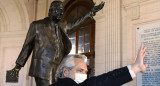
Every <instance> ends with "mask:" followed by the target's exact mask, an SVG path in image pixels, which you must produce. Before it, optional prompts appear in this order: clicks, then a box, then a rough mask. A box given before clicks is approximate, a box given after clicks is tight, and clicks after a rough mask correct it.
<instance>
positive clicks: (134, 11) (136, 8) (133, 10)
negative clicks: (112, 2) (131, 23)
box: [123, 2, 140, 20]
mask: <svg viewBox="0 0 160 86" xmlns="http://www.w3.org/2000/svg"><path fill="white" fill-rule="evenodd" d="M123 7H124V9H125V10H126V11H128V12H129V16H130V18H131V19H132V20H136V19H139V18H140V3H139V2H136V3H132V4H130V5H126V6H123Z"/></svg>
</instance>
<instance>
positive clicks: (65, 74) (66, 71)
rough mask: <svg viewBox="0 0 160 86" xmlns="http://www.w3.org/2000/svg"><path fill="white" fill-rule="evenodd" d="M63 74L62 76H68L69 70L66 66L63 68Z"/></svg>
mask: <svg viewBox="0 0 160 86" xmlns="http://www.w3.org/2000/svg"><path fill="white" fill-rule="evenodd" d="M63 75H64V77H68V76H69V70H68V69H67V68H66V67H64V68H63Z"/></svg>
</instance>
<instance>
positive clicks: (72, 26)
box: [65, 2, 105, 34]
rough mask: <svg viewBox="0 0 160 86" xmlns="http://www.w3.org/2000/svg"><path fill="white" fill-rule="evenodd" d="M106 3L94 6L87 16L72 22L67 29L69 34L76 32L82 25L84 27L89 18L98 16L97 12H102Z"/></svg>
mask: <svg viewBox="0 0 160 86" xmlns="http://www.w3.org/2000/svg"><path fill="white" fill-rule="evenodd" d="M104 4H105V2H101V3H100V4H99V5H97V6H94V7H93V8H92V9H91V11H90V12H89V13H87V14H86V15H84V16H82V17H81V18H79V19H78V20H76V21H74V22H71V23H69V24H67V26H66V28H65V29H67V34H70V33H73V32H75V31H76V30H77V29H78V28H77V27H80V26H81V25H83V23H84V21H85V20H87V19H88V18H93V16H95V15H96V12H98V11H100V10H101V9H102V8H103V7H104Z"/></svg>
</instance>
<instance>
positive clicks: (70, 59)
mask: <svg viewBox="0 0 160 86" xmlns="http://www.w3.org/2000/svg"><path fill="white" fill-rule="evenodd" d="M75 58H79V59H82V60H83V61H84V62H85V63H86V64H87V57H86V56H85V55H78V54H74V55H67V56H66V57H65V58H64V59H63V60H62V62H61V64H60V65H59V67H58V69H57V71H56V75H55V79H56V80H58V78H64V75H63V68H64V67H65V68H66V69H69V70H71V69H72V68H73V67H74V66H75V62H74V59H75Z"/></svg>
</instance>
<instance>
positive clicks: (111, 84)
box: [50, 67, 132, 86]
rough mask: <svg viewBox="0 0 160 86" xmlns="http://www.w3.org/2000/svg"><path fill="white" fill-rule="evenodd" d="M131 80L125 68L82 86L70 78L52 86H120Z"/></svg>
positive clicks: (89, 80) (89, 79) (96, 78)
mask: <svg viewBox="0 0 160 86" xmlns="http://www.w3.org/2000/svg"><path fill="white" fill-rule="evenodd" d="M131 80H132V78H131V75H130V73H129V71H128V68H127V67H123V68H120V69H116V70H113V71H111V72H108V73H104V74H102V75H99V76H95V77H91V78H88V79H86V80H85V81H84V82H82V83H80V84H77V83H76V82H75V81H73V80H72V79H70V78H63V79H59V80H58V81H57V82H56V83H53V84H52V85H50V86H120V85H123V84H125V83H127V82H129V81H131Z"/></svg>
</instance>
